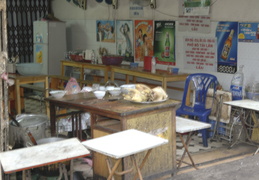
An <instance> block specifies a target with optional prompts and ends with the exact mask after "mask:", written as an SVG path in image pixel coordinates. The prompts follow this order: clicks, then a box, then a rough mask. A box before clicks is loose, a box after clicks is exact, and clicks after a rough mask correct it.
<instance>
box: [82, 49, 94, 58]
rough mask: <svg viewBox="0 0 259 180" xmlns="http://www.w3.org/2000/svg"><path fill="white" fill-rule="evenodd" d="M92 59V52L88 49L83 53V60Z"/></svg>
mask: <svg viewBox="0 0 259 180" xmlns="http://www.w3.org/2000/svg"><path fill="white" fill-rule="evenodd" d="M93 58H94V50H92V49H88V50H85V51H84V59H85V60H93Z"/></svg>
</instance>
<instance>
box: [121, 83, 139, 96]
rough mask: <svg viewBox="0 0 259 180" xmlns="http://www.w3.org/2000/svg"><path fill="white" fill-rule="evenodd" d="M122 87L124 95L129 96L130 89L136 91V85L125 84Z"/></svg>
mask: <svg viewBox="0 0 259 180" xmlns="http://www.w3.org/2000/svg"><path fill="white" fill-rule="evenodd" d="M120 87H121V92H122V93H123V94H127V93H128V89H135V87H136V85H135V84H123V85H121V86H120Z"/></svg>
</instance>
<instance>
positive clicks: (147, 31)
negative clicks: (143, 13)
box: [134, 20, 154, 61]
mask: <svg viewBox="0 0 259 180" xmlns="http://www.w3.org/2000/svg"><path fill="white" fill-rule="evenodd" d="M134 32H135V41H134V42H135V43H134V44H135V61H144V56H153V54H154V52H153V39H154V38H153V20H135V21H134Z"/></svg>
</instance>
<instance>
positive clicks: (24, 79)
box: [9, 74, 49, 114]
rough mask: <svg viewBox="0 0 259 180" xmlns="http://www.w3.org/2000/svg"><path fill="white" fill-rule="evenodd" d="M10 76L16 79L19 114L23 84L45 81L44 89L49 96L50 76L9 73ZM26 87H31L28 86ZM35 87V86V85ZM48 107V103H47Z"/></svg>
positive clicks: (16, 100) (20, 111) (17, 109)
mask: <svg viewBox="0 0 259 180" xmlns="http://www.w3.org/2000/svg"><path fill="white" fill-rule="evenodd" d="M9 78H11V79H14V81H15V97H16V98H15V105H16V111H17V114H21V113H22V110H21V91H20V88H21V86H22V85H29V84H31V83H40V82H43V83H44V87H43V88H42V91H43V92H44V94H45V97H49V80H48V76H46V75H35V76H20V75H16V74H9ZM26 88H29V87H28V86H26ZM34 88H35V86H34ZM30 89H33V86H31V88H30ZM46 108H47V104H46ZM47 114H49V111H48V108H47Z"/></svg>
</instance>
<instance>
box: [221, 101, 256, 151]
mask: <svg viewBox="0 0 259 180" xmlns="http://www.w3.org/2000/svg"><path fill="white" fill-rule="evenodd" d="M224 103H225V104H227V105H230V106H233V107H236V108H238V111H239V113H240V121H241V124H242V128H241V129H240V132H239V135H238V137H237V139H236V141H235V142H233V143H232V144H231V146H230V147H233V146H234V145H235V144H237V143H238V142H241V140H240V137H241V133H242V131H244V133H245V138H246V139H247V140H248V142H247V141H245V142H246V143H249V144H252V145H254V146H257V147H258V142H255V141H253V140H252V139H251V137H250V136H249V134H248V132H247V118H248V117H249V115H250V114H251V112H255V111H257V112H259V102H258V101H254V100H250V99H243V100H236V101H228V102H224ZM245 110H247V111H250V113H249V112H248V113H245ZM257 121H258V120H257ZM258 151H259V147H258V149H257V150H256V152H255V153H254V154H256V153H257V152H258Z"/></svg>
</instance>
